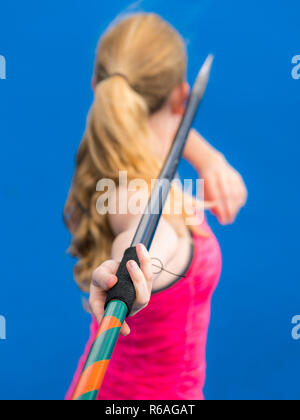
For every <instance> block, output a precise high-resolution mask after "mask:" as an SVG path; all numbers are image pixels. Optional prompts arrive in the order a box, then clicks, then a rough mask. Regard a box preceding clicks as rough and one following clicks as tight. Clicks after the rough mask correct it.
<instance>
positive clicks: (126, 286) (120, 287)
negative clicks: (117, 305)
mask: <svg viewBox="0 0 300 420" xmlns="http://www.w3.org/2000/svg"><path fill="white" fill-rule="evenodd" d="M131 260H133V261H135V262H136V263H137V264H138V266H139V267H140V261H139V258H138V256H137V252H136V247H130V248H128V249H127V250H126V251H125V253H124V256H123V259H122V261H121V263H120V266H119V268H118V271H117V274H116V276H117V278H118V283H117V284H116V285H115V286H114V287H113V288H112V289H110V290H109V291H108V293H107V298H106V302H105V309H106V307H107V305H108V304H109V302H111V301H112V300H120V301H122V302H124V303H125V304H126V306H127V309H128V313H127V316H128V315H129V314H130V312H131V309H132V307H133V304H134V302H135V299H136V292H135V288H134V285H133V282H132V280H131V277H130V275H129V273H128V270H127V267H126V264H127V263H128V261H131Z"/></svg>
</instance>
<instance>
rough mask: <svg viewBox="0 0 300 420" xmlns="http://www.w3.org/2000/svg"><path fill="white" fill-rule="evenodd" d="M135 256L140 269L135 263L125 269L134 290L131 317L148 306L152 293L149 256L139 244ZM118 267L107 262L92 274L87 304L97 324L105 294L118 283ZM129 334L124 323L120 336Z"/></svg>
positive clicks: (100, 318)
mask: <svg viewBox="0 0 300 420" xmlns="http://www.w3.org/2000/svg"><path fill="white" fill-rule="evenodd" d="M137 255H138V259H139V262H140V267H139V266H138V264H137V263H136V262H135V261H129V262H128V263H127V269H128V272H129V274H130V277H131V279H132V282H133V284H134V287H135V290H136V301H135V304H134V307H133V310H132V313H131V316H132V315H135V314H136V313H138V312H139V311H140V310H141V309H143V308H145V307H146V306H147V305H148V303H149V300H150V296H151V291H152V277H153V273H152V263H151V258H150V255H149V253H148V251H147V250H146V248H145V247H144V245H142V244H140V245H138V246H137ZM118 267H119V264H118V263H117V262H116V261H113V260H109V261H106V262H105V263H103V264H101V265H100V266H99V267H98V268H97V269H96V270H95V271H94V272H93V275H92V282H91V289H90V300H89V303H90V307H91V310H92V313H93V314H94V316H95V317H96V319H97V321H98V323H99V324H100V323H101V321H102V319H103V315H104V306H105V301H106V296H107V292H108V291H109V290H110V289H111V288H112V287H114V286H115V284H116V283H117V281H118V279H117V277H116V272H117V270H118ZM129 333H130V328H129V325H128V324H127V323H126V322H124V324H123V325H122V328H121V334H122V335H128V334H129Z"/></svg>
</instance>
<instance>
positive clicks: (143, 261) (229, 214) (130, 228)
mask: <svg viewBox="0 0 300 420" xmlns="http://www.w3.org/2000/svg"><path fill="white" fill-rule="evenodd" d="M93 86H94V82H93ZM189 90H190V89H189V85H188V84H187V83H183V84H182V85H180V86H178V87H176V88H175V89H174V90H173V92H172V93H171V95H170V97H169V98H168V100H167V101H166V103H165V105H164V106H163V107H162V108H161V109H160V110H159V111H158V112H156V113H155V114H154V115H152V116H151V117H150V118H149V125H150V128H151V131H152V136H151V138H150V139H149V145H150V148H151V150H152V152H153V153H154V154H156V155H157V156H158V157H159V158H160V159H165V158H166V156H167V154H168V151H169V150H170V147H171V145H172V141H173V139H174V136H175V133H176V131H177V129H178V126H179V124H180V121H181V118H182V115H183V113H184V107H185V103H186V100H187V98H188V95H189ZM183 157H184V158H185V159H187V160H188V161H189V162H190V163H191V164H192V165H193V166H194V167H195V169H196V170H197V172H198V173H199V176H200V177H202V179H204V181H205V201H206V202H207V203H208V204H209V208H210V210H211V212H212V213H213V214H214V215H215V216H216V217H217V219H218V221H219V223H220V224H222V225H228V224H232V223H233V222H234V221H235V219H236V217H237V215H238V213H239V211H240V210H241V208H242V207H243V206H244V205H245V204H246V201H247V189H246V186H245V183H244V181H243V179H242V177H241V175H240V174H239V173H238V172H237V171H236V170H235V169H234V168H233V167H232V166H231V165H230V164H229V163H228V162H227V160H226V159H225V157H224V156H223V155H222V154H221V153H220V152H218V151H217V150H216V149H214V148H213V147H212V146H211V145H210V144H209V143H208V142H207V141H206V140H205V139H204V138H203V137H202V136H201V135H200V134H199V133H197V132H196V131H195V130H192V131H191V133H190V136H189V138H188V141H187V145H186V148H185V151H184V156H183ZM116 204H118V203H116ZM139 220H140V216H133V215H130V214H127V215H120V214H117V215H112V216H110V225H111V227H112V230H113V232H114V234H115V241H114V243H113V248H112V260H109V261H106V262H104V263H103V264H102V265H101V266H100V267H98V268H97V269H96V270H95V272H94V273H93V277H92V285H91V290H90V307H91V309H92V312H93V314H94V315H95V317H96V318H97V320H98V322H99V323H100V322H101V320H102V317H103V314H104V303H105V299H106V294H107V291H108V290H109V289H111V288H112V287H113V286H114V285H115V284H116V283H117V278H116V276H115V274H116V272H117V269H118V266H119V263H118V261H121V259H122V256H123V253H124V251H125V250H126V249H127V248H128V247H129V246H130V243H131V241H132V239H133V236H134V233H135V231H136V228H137V226H138V223H139ZM189 238H190V237H189V232H188V230H186V235H185V236H184V237H180V238H179V237H178V235H177V234H176V232H175V230H174V229H173V228H172V227H171V225H170V224H169V223H168V222H167V221H166V220H165V219H162V220H161V222H160V224H159V226H158V229H157V233H156V236H155V239H154V241H153V244H152V247H151V249H150V252H148V251H147V250H146V249H145V247H144V246H143V245H141V244H140V245H138V247H137V253H138V257H139V261H140V265H141V268H139V267H138V265H137V264H136V263H135V262H134V261H130V262H129V263H128V264H127V269H128V271H129V274H130V276H131V278H132V281H133V284H134V286H135V289H136V293H137V298H136V302H135V304H134V308H133V311H132V313H131V314H130V316H134V315H135V314H137V313H138V312H139V311H141V310H142V309H143V308H145V307H146V306H147V305H148V303H149V301H150V298H151V293H152V291H153V290H154V291H155V290H157V289H160V288H162V287H167V286H168V284H170V283H172V281H173V280H174V277H172V276H170V275H168V274H166V273H165V272H161V273H159V274H156V275H153V273H152V262H151V257H159V259H160V260H161V261H162V263H163V265H164V267H168V270H170V271H172V272H174V273H181V272H182V271H183V270H184V268H185V267H186V264H187V262H188V260H189V257H190V239H189ZM129 333H130V329H129V326H128V324H127V323H126V322H125V323H124V325H123V326H122V330H121V334H123V335H128V334H129Z"/></svg>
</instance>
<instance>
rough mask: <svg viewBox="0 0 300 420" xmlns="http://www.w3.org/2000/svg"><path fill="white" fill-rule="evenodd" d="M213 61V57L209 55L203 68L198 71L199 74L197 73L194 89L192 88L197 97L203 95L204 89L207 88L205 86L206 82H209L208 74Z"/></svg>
mask: <svg viewBox="0 0 300 420" xmlns="http://www.w3.org/2000/svg"><path fill="white" fill-rule="evenodd" d="M214 59H215V57H214V55H212V54H210V55H209V56H208V57H207V58H206V60H205V62H204V64H203V66H202V67H201V69H200V72H199V74H198V76H197V79H196V82H195V88H194V89H195V93H196V94H197V95H200V96H203V95H204V92H205V90H206V87H207V84H208V81H209V77H210V73H211V69H212V65H213V62H214Z"/></svg>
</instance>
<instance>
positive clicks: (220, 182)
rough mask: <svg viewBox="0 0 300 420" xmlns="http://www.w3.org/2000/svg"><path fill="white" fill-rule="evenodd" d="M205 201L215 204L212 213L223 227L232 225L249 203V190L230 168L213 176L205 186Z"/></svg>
mask: <svg viewBox="0 0 300 420" xmlns="http://www.w3.org/2000/svg"><path fill="white" fill-rule="evenodd" d="M205 186H206V188H205V199H206V200H210V201H212V202H214V203H215V204H214V206H213V207H211V211H212V213H213V214H214V215H215V216H216V217H217V218H218V220H219V222H220V223H221V224H222V225H226V224H231V223H233V222H234V221H235V219H236V217H237V214H238V213H239V211H240V210H241V208H242V207H243V206H244V205H245V204H246V201H247V195H248V194H247V189H246V186H245V184H244V181H243V179H242V177H241V176H240V175H239V174H238V172H236V171H235V170H234V169H232V168H231V167H229V169H227V171H223V172H220V173H219V172H217V173H215V174H214V175H211V176H210V177H209V178H208V179H207V180H206V184H205Z"/></svg>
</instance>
